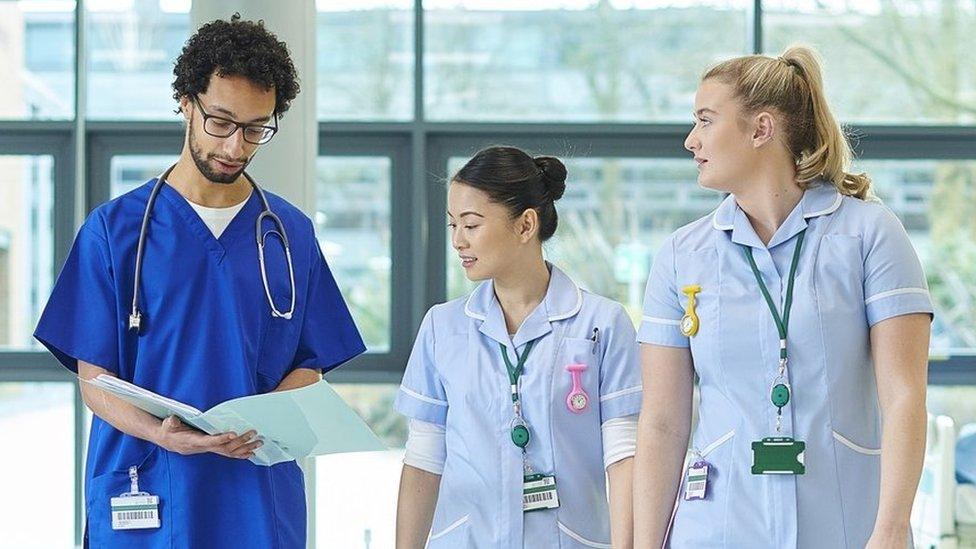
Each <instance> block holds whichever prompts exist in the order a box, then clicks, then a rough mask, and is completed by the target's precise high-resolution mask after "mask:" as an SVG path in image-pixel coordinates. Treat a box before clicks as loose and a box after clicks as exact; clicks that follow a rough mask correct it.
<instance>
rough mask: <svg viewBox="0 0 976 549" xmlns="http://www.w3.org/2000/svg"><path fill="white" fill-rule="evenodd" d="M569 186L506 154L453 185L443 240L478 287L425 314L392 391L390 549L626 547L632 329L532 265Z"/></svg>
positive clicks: (636, 400)
mask: <svg viewBox="0 0 976 549" xmlns="http://www.w3.org/2000/svg"><path fill="white" fill-rule="evenodd" d="M565 188H566V168H565V167H564V166H563V164H562V162H560V161H559V160H557V159H555V158H551V157H537V158H532V157H530V156H529V155H527V154H526V153H524V152H522V151H521V150H518V149H515V148H511V147H494V148H489V149H486V150H483V151H481V152H479V153H478V154H477V155H476V156H475V157H474V158H472V159H471V160H470V161H469V162H468V163H467V164H466V165H465V166H464V167H463V168H461V170H460V171H459V172H458V173H457V175H456V176H455V177H454V178H453V179H452V182H451V184H450V187H449V190H448V199H447V203H448V212H447V213H448V220H449V227H450V230H451V243H452V245H453V247H454V250H455V251H456V252H457V256H458V257H457V258H458V261H460V262H461V265H462V266H463V267H464V271H465V274H466V276H467V277H468V278H469V279H471V280H481V281H482V282H481V284H480V285H479V286H478V287H477V288H476V289H475V290H474V292H472V293H471V295H469V296H467V297H464V298H461V299H456V300H454V301H449V302H447V303H444V304H441V305H436V306H434V307H433V308H431V309H430V311H429V312H428V313H427V316H426V317H425V318H424V320H423V322H422V324H421V326H420V333H419V334H418V335H417V341H416V344H415V345H414V348H413V352H412V353H411V356H410V361H409V363H408V364H407V368H406V372H405V373H404V376H403V383H402V385H401V387H400V391H399V393H398V395H397V398H396V409H397V410H398V411H400V412H401V413H403V414H404V415H406V416H407V417H408V418H410V433H409V438H408V441H407V449H406V456H405V458H404V467H403V474H402V477H401V480H400V496H399V502H398V506H397V542H396V544H397V547H398V548H400V549H414V548H419V547H423V546H424V545H425V542H426V543H427V544H428V545H427V546H428V547H431V548H435V547H437V548H446V549H459V548H498V549H509V548H522V547H525V548H531V549H544V548H562V549H570V548H572V549H583V548H590V547H604V548H609V547H611V540H612V543H613V547H630V546H631V544H632V541H631V540H632V535H633V534H632V524H633V523H632V515H631V493H632V485H631V462H632V461H633V457H632V456H633V453H634V446H635V444H636V428H637V425H636V422H637V420H636V414H637V412H638V410H639V408H640V400H641V380H640V368H639V365H638V363H637V343H636V342H635V337H636V333H635V331H634V327H633V324H632V323H631V321H630V319H629V318H628V316H627V314H626V313H625V312H624V308H623V307H622V306H621V305H620V304H618V303H616V302H614V301H611V300H609V299H606V298H603V297H600V296H598V295H595V294H592V293H590V292H587V291H585V290H582V289H581V288H580V287H579V286H577V285H576V283H575V282H573V280H572V279H571V278H570V277H569V276H567V275H566V273H564V272H563V271H562V270H561V269H559V268H558V267H556V266H555V265H552V264H550V263H547V262H546V261H544V260H543V256H542V243H543V242H544V241H546V240H547V239H549V238H550V237H551V236H552V235H553V233H554V232H555V230H556V222H557V217H556V208H555V201H556V200H558V199H559V197H561V196H562V194H563V192H564V190H565ZM607 478H609V500H608V497H607V485H606V480H605V479H607Z"/></svg>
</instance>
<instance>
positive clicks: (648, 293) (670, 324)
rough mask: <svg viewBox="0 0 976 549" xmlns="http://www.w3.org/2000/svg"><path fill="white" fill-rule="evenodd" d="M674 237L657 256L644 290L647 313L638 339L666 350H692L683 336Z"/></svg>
mask: <svg viewBox="0 0 976 549" xmlns="http://www.w3.org/2000/svg"><path fill="white" fill-rule="evenodd" d="M676 272H677V271H676V270H675V264H674V237H673V236H672V237H671V238H668V239H667V241H665V243H664V245H662V246H661V249H660V250H658V253H657V255H656V256H655V257H654V263H653V264H652V265H651V274H650V276H648V278H647V288H646V289H645V290H644V312H643V317H642V318H641V323H640V329H639V330H638V332H637V340H638V341H640V342H641V343H652V344H655V345H664V346H666V347H689V346H690V343H689V342H688V337H687V336H685V335H684V334H682V333H681V317H682V316H684V310H683V309H682V308H681V300H680V298H679V297H678V288H677V285H676V283H675V279H676V276H677V275H676Z"/></svg>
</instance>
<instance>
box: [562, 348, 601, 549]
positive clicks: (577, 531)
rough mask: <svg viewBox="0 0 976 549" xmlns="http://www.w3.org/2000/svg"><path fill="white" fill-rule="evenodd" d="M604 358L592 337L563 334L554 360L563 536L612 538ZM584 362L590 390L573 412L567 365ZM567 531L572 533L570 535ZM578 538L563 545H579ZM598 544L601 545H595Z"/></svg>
mask: <svg viewBox="0 0 976 549" xmlns="http://www.w3.org/2000/svg"><path fill="white" fill-rule="evenodd" d="M600 357H601V355H600V354H599V351H597V352H596V353H594V352H593V340H592V339H585V338H571V337H565V338H563V340H562V343H561V345H560V349H559V352H558V353H556V363H555V364H554V365H553V381H552V396H551V401H550V407H551V418H552V419H551V422H552V423H551V425H552V444H553V459H554V463H555V474H556V486H557V490H558V492H559V508H558V509H556V518H557V519H558V520H559V522H560V524H561V525H562V527H563V528H561V531H562V533H561V534H560V537H561V539H564V540H570V539H575V538H574V537H573V536H577V537H578V538H579V539H583V540H596V543H603V540H609V539H610V511H609V505H608V503H607V486H606V474H605V473H604V468H603V444H602V434H601V431H600V423H601V418H600ZM571 365H581V366H585V369H583V370H582V371H579V372H578V373H577V375H578V377H579V381H580V387H581V389H582V390H583V391H585V392H586V394H587V395H588V397H587V400H588V402H587V405H586V408H585V409H583V410H582V411H579V412H578V413H577V412H574V411H571V410H570V408H569V406H568V405H567V397H569V396H570V394H571V393H572V392H573V373H572V372H571V371H569V370H567V366H571ZM563 529H565V530H568V531H570V532H572V533H573V535H569V534H567V533H566V531H564V530H563ZM580 543H582V542H579V541H578V540H577V541H575V542H573V543H568V541H564V545H562V546H563V547H580ZM594 547H603V546H602V545H596V546H594Z"/></svg>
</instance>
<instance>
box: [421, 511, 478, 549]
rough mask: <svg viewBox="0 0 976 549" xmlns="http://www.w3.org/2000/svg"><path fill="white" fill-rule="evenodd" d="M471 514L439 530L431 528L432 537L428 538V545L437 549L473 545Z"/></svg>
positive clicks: (451, 548)
mask: <svg viewBox="0 0 976 549" xmlns="http://www.w3.org/2000/svg"><path fill="white" fill-rule="evenodd" d="M470 519H471V515H464V516H463V517H461V518H459V519H457V520H455V521H453V522H451V523H448V524H446V525H445V526H443V527H441V528H440V529H439V530H438V531H436V532H435V531H434V530H433V529H432V530H431V534H430V538H428V540H427V547H428V548H429V549H435V548H437V547H443V548H445V549H455V548H458V547H471V546H472V543H471V542H472V540H471V530H470V526H471V523H470V522H469V521H470Z"/></svg>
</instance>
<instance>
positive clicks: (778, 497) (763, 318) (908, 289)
mask: <svg viewBox="0 0 976 549" xmlns="http://www.w3.org/2000/svg"><path fill="white" fill-rule="evenodd" d="M804 229H805V230H806V235H805V237H804V240H803V247H802V250H801V252H802V253H801V256H800V261H799V264H798V267H797V274H796V283H795V288H794V297H793V309H792V312H791V316H790V325H789V335H788V342H789V343H788V345H789V360H790V362H789V379H790V383H791V384H792V388H793V395H792V399H791V401H790V403H789V405H787V406H786V407H785V408H783V431H782V434H781V435H779V436H791V437H794V438H796V439H797V440H802V441H804V442H806V456H805V457H806V459H805V464H806V473H805V474H803V475H753V474H752V473H751V464H752V449H751V443H752V442H753V441H757V440H760V439H762V438H764V437H769V436H776V435H775V418H776V414H775V410H776V409H775V408H774V407H773V405H772V403H771V402H770V396H769V395H770V388H771V387H772V385H773V382H774V380H775V379H776V376H777V367H778V359H779V335H778V333H777V330H776V326H775V324H774V322H773V318H772V315H771V314H770V312H769V309H768V307H767V305H766V302H765V301H764V299H763V297H762V295H761V294H760V290H759V285H758V284H757V283H756V279H755V276H754V274H753V272H752V270H751V269H750V267H749V263H748V260H747V259H746V255H745V252H744V250H743V249H742V245H745V246H748V247H750V248H751V249H752V251H753V254H754V257H755V260H756V263H757V265H758V267H759V270H760V272H761V274H762V277H763V280H764V282H765V284H766V286H767V287H768V288H769V292H770V294H771V295H772V296H773V299H774V301H776V302H777V306H778V307H779V309H780V310H782V306H783V305H782V304H783V300H784V299H785V294H786V288H787V282H788V278H789V270H790V260H791V259H792V255H793V250H794V245H795V244H796V240H797V235H798V234H799V233H800V232H801V231H803V230H804ZM693 284H697V285H700V286H701V293H699V294H698V297H697V300H698V305H697V313H698V317H699V319H700V328H699V331H698V333H697V334H696V335H694V336H692V337H691V338H688V337H685V336H684V335H682V333H681V330H680V328H679V325H680V320H681V317H682V315H683V314H684V310H685V306H686V304H687V297H686V296H685V295H683V294H682V293H681V288H682V287H684V286H686V285H693ZM910 313H929V314H931V313H932V304H931V302H930V299H929V292H928V287H927V285H926V281H925V275H924V273H923V272H922V268H921V265H920V263H919V261H918V258H917V257H916V255H915V251H914V249H913V248H912V245H911V242H910V241H909V238H908V234H906V232H905V229H904V228H903V227H902V225H901V223H900V222H899V221H898V219H897V218H896V217H895V215H894V214H893V213H892V212H891V211H890V210H888V208H886V207H885V206H883V205H882V204H880V203H878V202H874V201H864V200H859V199H856V198H852V197H847V196H842V195H841V194H840V193H838V192H837V190H836V189H835V188H834V187H833V185H830V184H829V183H822V182H821V183H820V184H815V185H813V186H812V187H811V188H808V189H807V190H806V191H805V192H804V194H803V198H802V199H801V200H800V202H799V204H797V206H796V208H795V209H794V210H793V211H792V213H790V215H789V216H788V217H787V218H786V220H785V221H784V222H783V224H782V226H780V228H779V229H778V230H777V231H776V234H774V235H773V237H772V239H771V240H770V241H769V244H768V245H763V243H762V241H761V240H760V239H759V237H758V236H757V235H756V232H755V231H754V230H753V228H752V225H751V224H750V223H749V220H748V218H747V217H746V215H745V213H744V212H743V211H742V210H741V209H740V208H739V207H738V205H737V204H736V202H735V197H734V196H729V197H728V198H726V200H725V201H724V202H722V204H721V205H720V206H719V207H718V209H717V210H716V211H715V212H714V213H713V214H711V215H709V216H707V217H704V218H702V219H700V220H698V221H695V222H693V223H691V224H689V225H687V226H685V227H682V228H681V229H678V230H677V231H676V232H675V233H674V234H672V235H671V237H670V238H668V240H667V241H666V242H665V243H664V245H663V246H662V247H661V250H660V251H659V252H658V254H657V256H656V257H655V258H654V265H653V267H652V269H651V274H650V278H649V279H648V283H647V293H646V296H645V301H644V318H643V321H642V323H641V326H640V329H639V331H638V339H639V340H640V341H641V342H643V343H650V344H655V345H663V346H670V347H690V350H691V355H692V358H693V361H694V367H695V372H696V373H697V374H698V377H699V390H700V394H701V402H700V405H699V422H698V425H697V428H696V430H695V433H694V437H693V441H692V445H693V446H694V448H695V449H697V450H698V451H699V452H700V453H701V454H703V455H704V459H705V461H707V462H708V463H709V466H710V468H709V476H708V487H707V490H708V495H707V497H706V498H705V499H704V500H691V501H683V500H682V501H679V502H678V507H677V511H676V514H675V518H674V523H673V525H672V529H671V535H670V546H671V547H779V548H790V547H799V548H820V547H850V548H854V547H864V545H865V543H866V542H867V540H868V537H869V536H870V534H871V531H872V529H873V526H874V520H875V517H876V515H877V510H878V497H879V489H880V486H879V482H880V467H881V456H880V454H881V414H880V411H879V406H878V395H877V385H876V383H875V371H874V366H873V363H872V361H871V346H870V329H871V327H872V326H874V325H875V324H877V323H878V322H881V321H882V320H885V319H888V318H891V317H894V316H898V315H905V314H910ZM652 375H653V373H652Z"/></svg>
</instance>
